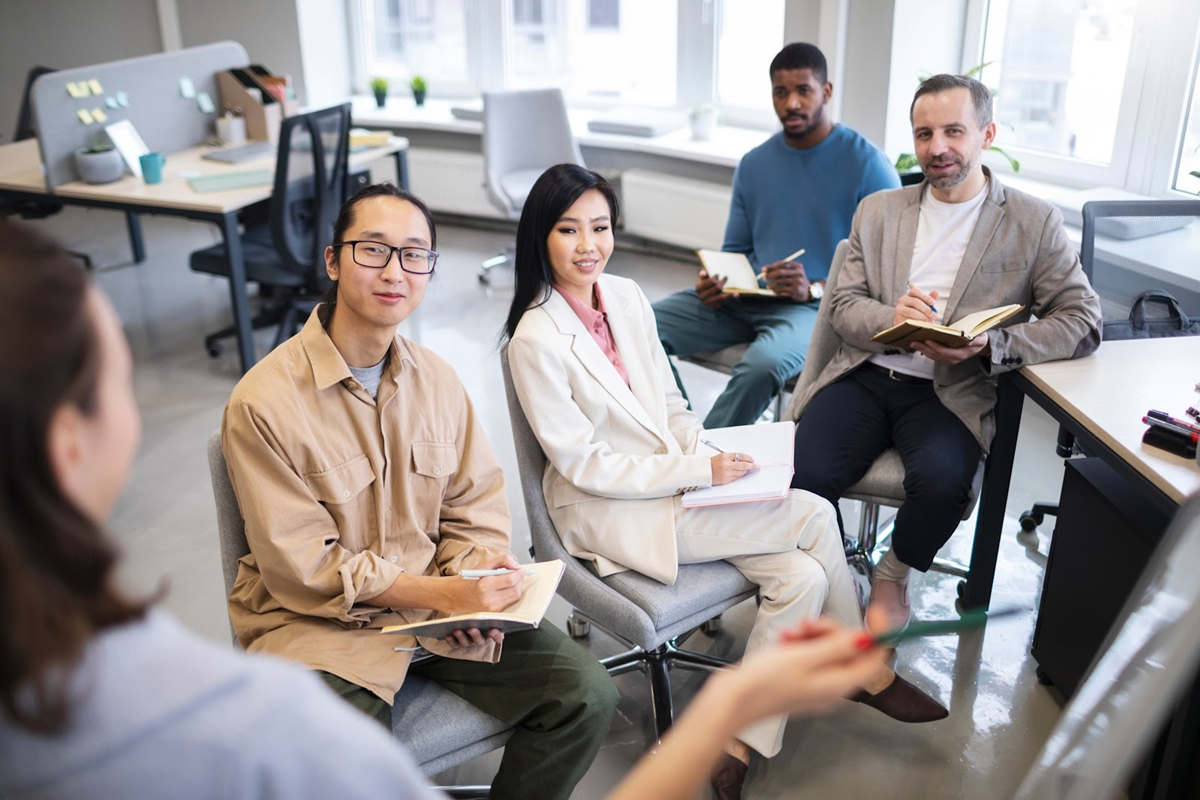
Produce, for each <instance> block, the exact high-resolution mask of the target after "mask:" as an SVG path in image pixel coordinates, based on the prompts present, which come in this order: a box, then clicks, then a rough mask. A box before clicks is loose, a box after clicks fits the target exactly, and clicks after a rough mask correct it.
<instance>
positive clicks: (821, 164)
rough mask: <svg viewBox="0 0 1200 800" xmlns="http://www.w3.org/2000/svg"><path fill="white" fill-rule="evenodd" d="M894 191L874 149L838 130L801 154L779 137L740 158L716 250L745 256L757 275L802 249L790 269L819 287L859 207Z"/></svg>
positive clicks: (893, 177)
mask: <svg viewBox="0 0 1200 800" xmlns="http://www.w3.org/2000/svg"><path fill="white" fill-rule="evenodd" d="M898 186H900V176H899V175H897V174H896V169H895V168H894V167H893V166H892V165H891V164H889V163H888V160H887V158H885V157H884V155H883V153H882V152H880V150H879V148H877V147H876V146H875V145H873V144H871V143H870V142H868V141H867V140H866V139H865V138H863V137H862V136H861V135H859V134H858V133H856V132H855V131H853V130H851V129H850V128H847V127H846V126H845V125H835V126H834V128H833V131H832V132H831V133H830V134H829V136H827V137H826V138H825V141H823V142H821V143H820V144H819V145H817V146H816V147H811V148H809V149H807V150H796V149H793V148H791V147H788V145H787V143H786V142H784V139H783V132H782V131H780V132H779V133H776V134H775V135H774V136H772V137H771V138H770V139H767V141H765V142H763V143H762V144H760V145H759V146H758V147H756V148H754V149H753V150H751V151H750V152H749V153H746V155H745V156H743V157H742V162H741V164H740V165H738V168H737V171H736V172H735V173H734V175H733V202H732V204H731V205H730V207H729V222H728V224H726V226H725V244H724V245H723V246H722V248H721V249H723V250H730V251H736V252H739V253H745V254H746V255H747V257H749V259H750V263H751V264H753V265H754V268H755V269H756V270H757V269H760V268H761V267H763V266H764V265H766V264H770V263H772V262H775V261H779V260H780V259H782V258H783V257H784V256H786V255H788V254H790V253H794V252H795V251H797V250H799V249H800V248H801V247H803V248H804V249H805V253H804V255H802V256H800V258H798V259H797V261H799V262H800V263H801V264H803V265H804V271H805V272H806V273H807V275H808V278H809V280H814V281H816V280H824V278H825V276H827V275H828V274H829V262H830V261H832V260H833V251H834V250H835V249H836V248H837V243H838V242H840V241H841V240H842V239H845V238H846V237H847V236H849V235H850V222H851V220H852V219H853V218H854V210H855V209H856V208H857V207H858V203H859V201H860V200H862V199H863V198H864V197H866V196H867V195H869V194H871V193H872V192H878V191H879V190H881V189H895V188H897V187H898Z"/></svg>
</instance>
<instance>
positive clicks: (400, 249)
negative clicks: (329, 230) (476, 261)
mask: <svg viewBox="0 0 1200 800" xmlns="http://www.w3.org/2000/svg"><path fill="white" fill-rule="evenodd" d="M360 244H377V245H379V246H380V247H386V248H388V254H387V259H386V260H385V261H384V262H383V264H382V265H380V266H378V267H373V266H371V265H370V264H364V263H362V262H361V261H359V260H358V257H357V256H356V255H355V253H356V252H357V251H356V250H355V245H360ZM345 245H350V259H351V260H352V261H353V262H354V263H355V264H358V265H359V266H360V267H363V268H364V269H387V265H388V264H390V263H392V256H393V255H395V254H396V253H399V254H400V258H398V259H397V262H398V263H399V264H400V269H401V270H403V271H404V272H407V273H408V274H409V275H432V274H433V270H434V267H436V266H437V260H438V256H440V255H441V254H440V253H438V252H437V251H436V250H430V249H429V248H428V247H417V246H415V245H403V246H401V247H393V246H392V245H390V244H388V243H387V242H380V241H377V240H375V239H351V240H349V241H345V242H334V243H333V244H331V245H329V246H330V247H343V246H345ZM405 250H423V251H425V252H426V253H429V255H430V256H431V257H432V258H431V262H430V264H429V271H428V272H413V271H412V270H411V269H409V268H408V267H406V266H404V251H405Z"/></svg>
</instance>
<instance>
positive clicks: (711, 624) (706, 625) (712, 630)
mask: <svg viewBox="0 0 1200 800" xmlns="http://www.w3.org/2000/svg"><path fill="white" fill-rule="evenodd" d="M700 631H701V632H702V633H707V634H708V635H709V636H715V635H716V634H718V633H720V632H721V615H720V614H717V615H716V616H715V617H713V618H712V619H709V620H705V621H704V622H703V623H701V624H700Z"/></svg>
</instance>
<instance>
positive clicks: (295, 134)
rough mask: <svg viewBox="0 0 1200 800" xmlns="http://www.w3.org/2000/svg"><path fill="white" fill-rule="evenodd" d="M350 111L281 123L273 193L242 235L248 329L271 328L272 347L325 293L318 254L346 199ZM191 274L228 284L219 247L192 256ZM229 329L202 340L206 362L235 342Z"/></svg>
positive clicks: (326, 283)
mask: <svg viewBox="0 0 1200 800" xmlns="http://www.w3.org/2000/svg"><path fill="white" fill-rule="evenodd" d="M349 132H350V104H349V103H343V104H342V105H339V106H332V107H330V108H325V109H321V110H319V111H311V112H309V113H307V114H298V115H296V116H293V117H288V118H286V119H284V120H283V122H282V124H281V125H280V128H279V151H278V156H277V160H276V164H275V186H274V191H273V193H272V194H271V200H270V203H269V207H268V212H267V220H266V222H258V223H250V224H249V225H247V227H246V231H245V233H244V234H243V235H242V251H243V253H244V257H245V263H246V280H247V281H253V282H255V283H257V284H258V285H259V297H260V299H261V301H262V305H261V308H260V311H259V313H258V315H257V316H255V317H254V319H253V320H252V321H251V325H252V327H253V328H254V329H256V330H257V329H259V328H265V327H269V326H271V325H278V326H279V328H278V333H277V334H276V336H275V344H274V345H273V347H278V346H279V345H280V344H281V343H282V342H283V341H285V340H286V339H288V338H289V337H290V336H292V335H294V334H295V333H296V331H297V330H298V329H299V327H300V325H301V324H303V318H302V316H301V315H305V316H307V314H309V313H311V312H312V309H313V307H314V306H315V305H316V303H317V302H319V299H320V296H321V293H322V292H324V291H325V289H326V288H327V287H328V286H329V285H330V281H329V278H328V276H327V275H326V274H325V256H324V252H325V247H326V246H327V245H328V244H329V243H330V242H332V241H333V222H334V219H335V217H336V216H337V212H338V209H339V208H340V207H341V205H342V203H343V202H344V201H345V199H346V192H347V186H348V183H347V170H348V161H349V141H350V139H349ZM191 268H192V269H193V270H194V271H196V272H204V273H207V274H209V275H221V276H224V277H226V278H228V277H229V272H230V268H229V257H228V255H227V253H226V250H225V245H224V244H218V245H214V246H212V247H208V248H205V249H204V250H197V251H196V252H194V253H192V257H191ZM236 332H237V331H236V328H234V327H233V326H230V327H228V328H223V329H221V330H219V331H216V332H215V333H211V334H209V335H208V336H206V337H204V347H205V349H207V350H208V353H209V355H211V356H213V357H216V356H218V355H220V353H221V345H220V343H219V342H220V340H221V339H224V338H227V337H229V336H233V335H235V334H236Z"/></svg>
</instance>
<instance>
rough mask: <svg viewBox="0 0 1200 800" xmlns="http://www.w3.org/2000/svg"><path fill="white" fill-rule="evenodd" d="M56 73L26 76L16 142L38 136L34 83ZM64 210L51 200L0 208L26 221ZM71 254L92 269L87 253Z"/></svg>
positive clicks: (9, 203)
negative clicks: (33, 102) (31, 94)
mask: <svg viewBox="0 0 1200 800" xmlns="http://www.w3.org/2000/svg"><path fill="white" fill-rule="evenodd" d="M56 71H57V70H55V69H54V68H53V67H41V66H38V67H33V68H32V69H30V70H29V72H28V74H27V75H26V76H25V89H24V90H23V91H22V93H21V108H20V110H19V111H18V112H17V130H16V132H15V133H14V134H13V141H14V142H20V141H24V140H25V139H32V138H34V137H35V136H37V131H36V130H34V128H33V108H32V107H31V105H30V100H29V96H30V93H31V92H32V90H33V82H34V81H36V80H37V79H38V78H40V77H42V76H43V75H46V74H48V73H51V72H56ZM62 210H63V204H62V203H58V202H55V201H53V200H49V199H45V200H42V199H38V200H11V201H7V202H5V203H4V205H3V206H0V214H5V215H9V216H14V217H20V218H21V219H24V220H35V219H46V218H47V217H52V216H54V215H55V214H57V213H58V212H60V211H62ZM70 253H71V255H73V256H75V257H76V258H78V259H79V260H80V261H82V262H83V266H84V268H85V269H91V268H92V259H91V257H90V256H88V255H87V253H80V252H76V251H74V250H72V251H70Z"/></svg>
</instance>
